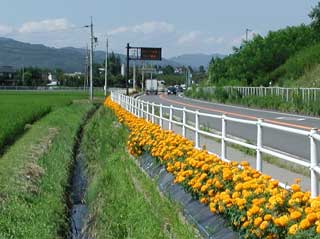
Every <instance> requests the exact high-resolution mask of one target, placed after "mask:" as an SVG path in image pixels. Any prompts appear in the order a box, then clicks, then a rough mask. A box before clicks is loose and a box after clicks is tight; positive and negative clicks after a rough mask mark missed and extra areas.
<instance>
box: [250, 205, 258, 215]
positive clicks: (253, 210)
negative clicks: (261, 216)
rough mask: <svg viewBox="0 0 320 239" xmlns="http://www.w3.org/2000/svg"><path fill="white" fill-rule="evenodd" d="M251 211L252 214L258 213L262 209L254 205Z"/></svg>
mask: <svg viewBox="0 0 320 239" xmlns="http://www.w3.org/2000/svg"><path fill="white" fill-rule="evenodd" d="M249 211H250V212H251V213H252V214H257V213H258V212H259V211H260V208H259V207H257V206H255V205H254V206H253V207H252V208H251V209H250V210H249Z"/></svg>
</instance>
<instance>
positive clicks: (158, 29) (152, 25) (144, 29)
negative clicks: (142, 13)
mask: <svg viewBox="0 0 320 239" xmlns="http://www.w3.org/2000/svg"><path fill="white" fill-rule="evenodd" d="M174 30H175V28H174V26H173V25H172V24H170V23H167V22H157V21H150V22H144V23H142V24H139V25H134V26H122V27H118V28H115V29H112V30H111V31H109V32H108V35H118V34H122V33H143V34H152V33H171V32H174Z"/></svg>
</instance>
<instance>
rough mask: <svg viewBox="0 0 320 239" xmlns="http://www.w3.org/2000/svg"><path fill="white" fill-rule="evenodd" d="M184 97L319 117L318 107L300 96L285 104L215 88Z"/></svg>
mask: <svg viewBox="0 0 320 239" xmlns="http://www.w3.org/2000/svg"><path fill="white" fill-rule="evenodd" d="M185 95H186V96H188V97H191V98H194V99H202V100H206V101H211V102H219V103H227V104H237V105H244V106H247V107H257V108H262V109H269V110H278V111H282V112H290V113H302V114H307V115H316V116H319V115H320V105H319V104H317V103H316V102H311V101H310V102H304V101H303V100H302V95H294V96H293V100H292V101H288V102H287V101H285V100H283V99H282V98H281V97H280V96H243V95H241V94H239V93H236V92H234V93H231V94H229V92H228V91H227V90H225V89H223V88H219V87H218V88H216V90H215V92H214V93H207V92H205V91H204V90H203V89H202V88H198V89H197V88H193V89H191V90H188V91H186V92H185Z"/></svg>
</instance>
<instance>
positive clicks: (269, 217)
mask: <svg viewBox="0 0 320 239" xmlns="http://www.w3.org/2000/svg"><path fill="white" fill-rule="evenodd" d="M263 219H264V220H265V221H270V220H271V219H272V216H271V215H270V214H266V215H265V216H264V217H263Z"/></svg>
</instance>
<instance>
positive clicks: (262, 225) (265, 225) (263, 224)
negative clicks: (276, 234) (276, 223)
mask: <svg viewBox="0 0 320 239" xmlns="http://www.w3.org/2000/svg"><path fill="white" fill-rule="evenodd" d="M268 225H269V223H268V222H267V221H263V222H262V223H261V224H260V227H259V228H260V230H262V231H264V230H265V229H266V228H267V227H268Z"/></svg>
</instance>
